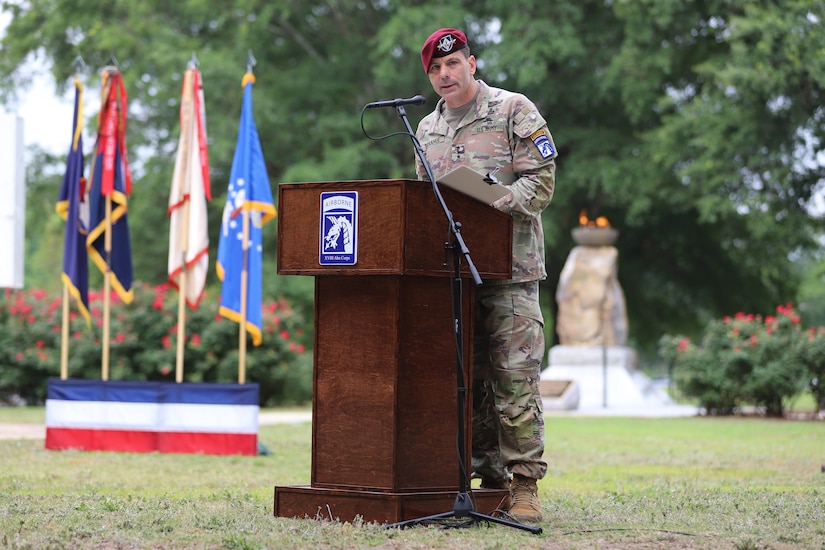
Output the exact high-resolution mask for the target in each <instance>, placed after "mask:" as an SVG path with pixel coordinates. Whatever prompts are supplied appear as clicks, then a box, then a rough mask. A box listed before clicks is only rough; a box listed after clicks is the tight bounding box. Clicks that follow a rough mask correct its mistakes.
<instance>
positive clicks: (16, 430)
mask: <svg viewBox="0 0 825 550" xmlns="http://www.w3.org/2000/svg"><path fill="white" fill-rule="evenodd" d="M302 422H312V412H310V411H267V412H262V413H259V414H258V425H260V426H266V425H269V424H300V423H302ZM0 439H43V440H45V439H46V426H44V425H42V424H4V423H0Z"/></svg>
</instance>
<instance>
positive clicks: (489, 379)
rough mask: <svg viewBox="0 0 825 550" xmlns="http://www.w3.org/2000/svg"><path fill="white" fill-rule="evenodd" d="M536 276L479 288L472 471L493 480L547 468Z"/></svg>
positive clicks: (539, 473)
mask: <svg viewBox="0 0 825 550" xmlns="http://www.w3.org/2000/svg"><path fill="white" fill-rule="evenodd" d="M538 290H539V284H538V281H534V282H528V283H520V284H513V285H501V286H489V287H480V288H478V289H476V300H475V308H476V309H475V319H474V335H473V428H472V429H473V433H472V436H473V472H474V474H475V475H476V476H478V477H481V478H482V479H484V480H488V481H490V482H496V481H499V480H502V479H505V478H508V477H509V476H510V474H513V473H516V474H520V475H523V476H527V477H531V478H535V479H541V478H542V477H544V475H545V474H546V473H547V463H546V462H545V461H544V460H543V459H542V455H543V454H544V417H543V407H542V403H541V394H540V393H539V382H540V381H539V375H540V372H541V361H542V358H543V356H544V331H543V327H544V319H543V318H542V315H541V309H540V307H539V296H538Z"/></svg>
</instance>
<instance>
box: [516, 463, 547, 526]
mask: <svg viewBox="0 0 825 550" xmlns="http://www.w3.org/2000/svg"><path fill="white" fill-rule="evenodd" d="M510 503H511V506H510V510H508V513H509V514H510V515H511V516H513V518H514V519H515V520H516V521H518V522H519V523H538V522H540V521H541V520H542V516H541V504H539V490H538V487H537V486H536V480H535V479H532V478H529V477H524V476H521V475H518V474H514V475H513V481H511V482H510Z"/></svg>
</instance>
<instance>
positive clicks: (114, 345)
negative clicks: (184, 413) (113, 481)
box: [0, 284, 312, 406]
mask: <svg viewBox="0 0 825 550" xmlns="http://www.w3.org/2000/svg"><path fill="white" fill-rule="evenodd" d="M133 290H134V295H135V297H134V301H133V302H132V303H131V304H129V305H126V304H123V303H122V302H120V300H119V299H118V297H117V294H116V293H114V292H113V293H112V298H111V302H110V304H111V308H110V322H109V333H110V344H109V346H110V347H109V379H110V380H168V381H172V382H174V380H175V363H176V356H177V353H176V352H177V321H178V319H177V311H178V293H177V291H175V290H174V289H172V288H170V286H169V285H168V284H162V285H158V286H154V287H153V286H150V285H147V284H135V285H134V286H133ZM170 290H171V292H170ZM70 310H71V313H70V323H69V325H70V328H69V338H68V357H69V359H68V376H69V377H70V378H88V379H100V378H101V376H102V346H101V337H102V335H103V296H102V293H94V292H89V312H90V313H91V326H88V325H87V324H86V321H85V319H84V318H83V317H82V316H81V315H80V314H78V313H77V311H76V308H75V305H74V303H72V304H71V308H70ZM217 311H218V300H217V299H212V300H210V299H209V296H208V295H207V296H205V297H204V299H203V300H202V301H201V304H200V306H199V307H198V309H197V310H195V311H192V310H190V309H188V308H187V310H186V325H185V331H186V336H185V338H186V343H185V348H184V366H183V378H184V380H185V381H187V382H202V381H203V382H237V381H238V335H239V326H238V324H237V323H235V322H233V321H230V320H228V319H225V318H223V317H221V316H219V315H217ZM303 325H304V320H303V319H302V318H301V316H300V315H298V314H297V313H296V312H295V311H293V310H292V308H291V307H290V305H289V304H288V303H287V302H286V301H285V300H283V299H282V300H278V301H269V302H265V303H264V304H263V306H262V327H261V328H262V332H263V342H262V343H261V345H260V346H257V347H256V346H253V345H252V344H251V340H250V343H249V344H248V346H247V355H246V380H247V381H248V382H257V383H258V384H259V385H260V402H261V405H262V406H272V405H276V404H295V403H304V402H306V401H308V400H309V399H310V398H311V391H312V354H311V353H310V352H307V349H306V347H307V340H308V338H309V337H308V335H306V334H305V333H304V330H303ZM61 327H62V298H61V297H60V296H49V294H48V293H47V292H46V291H44V290H22V291H13V290H8V289H7V290H5V293H4V294H2V295H0V391H3V392H5V393H15V394H18V395H20V396H22V397H23V398H25V399H27V400H28V401H29V402H42V401H43V400H44V399H45V396H46V386H47V379H48V378H49V377H56V376H60V354H61V330H62V329H61Z"/></svg>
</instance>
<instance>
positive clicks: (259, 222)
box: [217, 73, 276, 346]
mask: <svg viewBox="0 0 825 550" xmlns="http://www.w3.org/2000/svg"><path fill="white" fill-rule="evenodd" d="M254 82H255V77H254V75H252V73H247V74H246V75H244V78H243V81H242V83H241V85H242V86H243V88H244V92H243V105H242V106H241V122H240V129H239V130H238V142H237V145H236V146H235V156H234V158H233V159H232V170H231V171H230V173H229V189H228V190H227V193H226V206H225V207H224V209H223V218H222V222H221V234H220V240H219V241H218V264H217V272H218V278H219V279H220V280H221V281H222V282H223V286H222V288H221V304H220V309H219V310H218V311H219V313H220V314H221V315H222V316H224V317H226V318H228V319H232V320H233V321H235V322H236V323H240V322H241V313H240V311H241V275H242V271H243V269H244V265H243V264H244V246H243V245H244V243H243V233H244V228H243V225H244V224H243V213H244V212H246V213H248V215H249V218H250V223H249V240H248V241H247V248H248V250H247V254H246V260H247V265H246V270H247V272H248V275H247V281H248V285H247V293H246V303H247V307H246V329H247V331H248V332H249V333H250V334H251V335H252V343H253V344H254V345H256V346H257V345H259V344H260V343H261V300H262V293H263V292H262V284H263V274H262V272H261V266H262V256H263V248H262V240H261V234H262V229H263V226H264V224H266V223H267V222H268V221H269V220H271V219H272V218H274V217H275V214H276V212H275V205H274V204H273V202H272V189H270V187H269V176H268V175H267V173H266V164H265V163H264V154H263V150H262V149H261V140H260V138H259V137H258V129H257V128H256V127H255V121H254V120H253V118H252V85H253V84H254Z"/></svg>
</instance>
